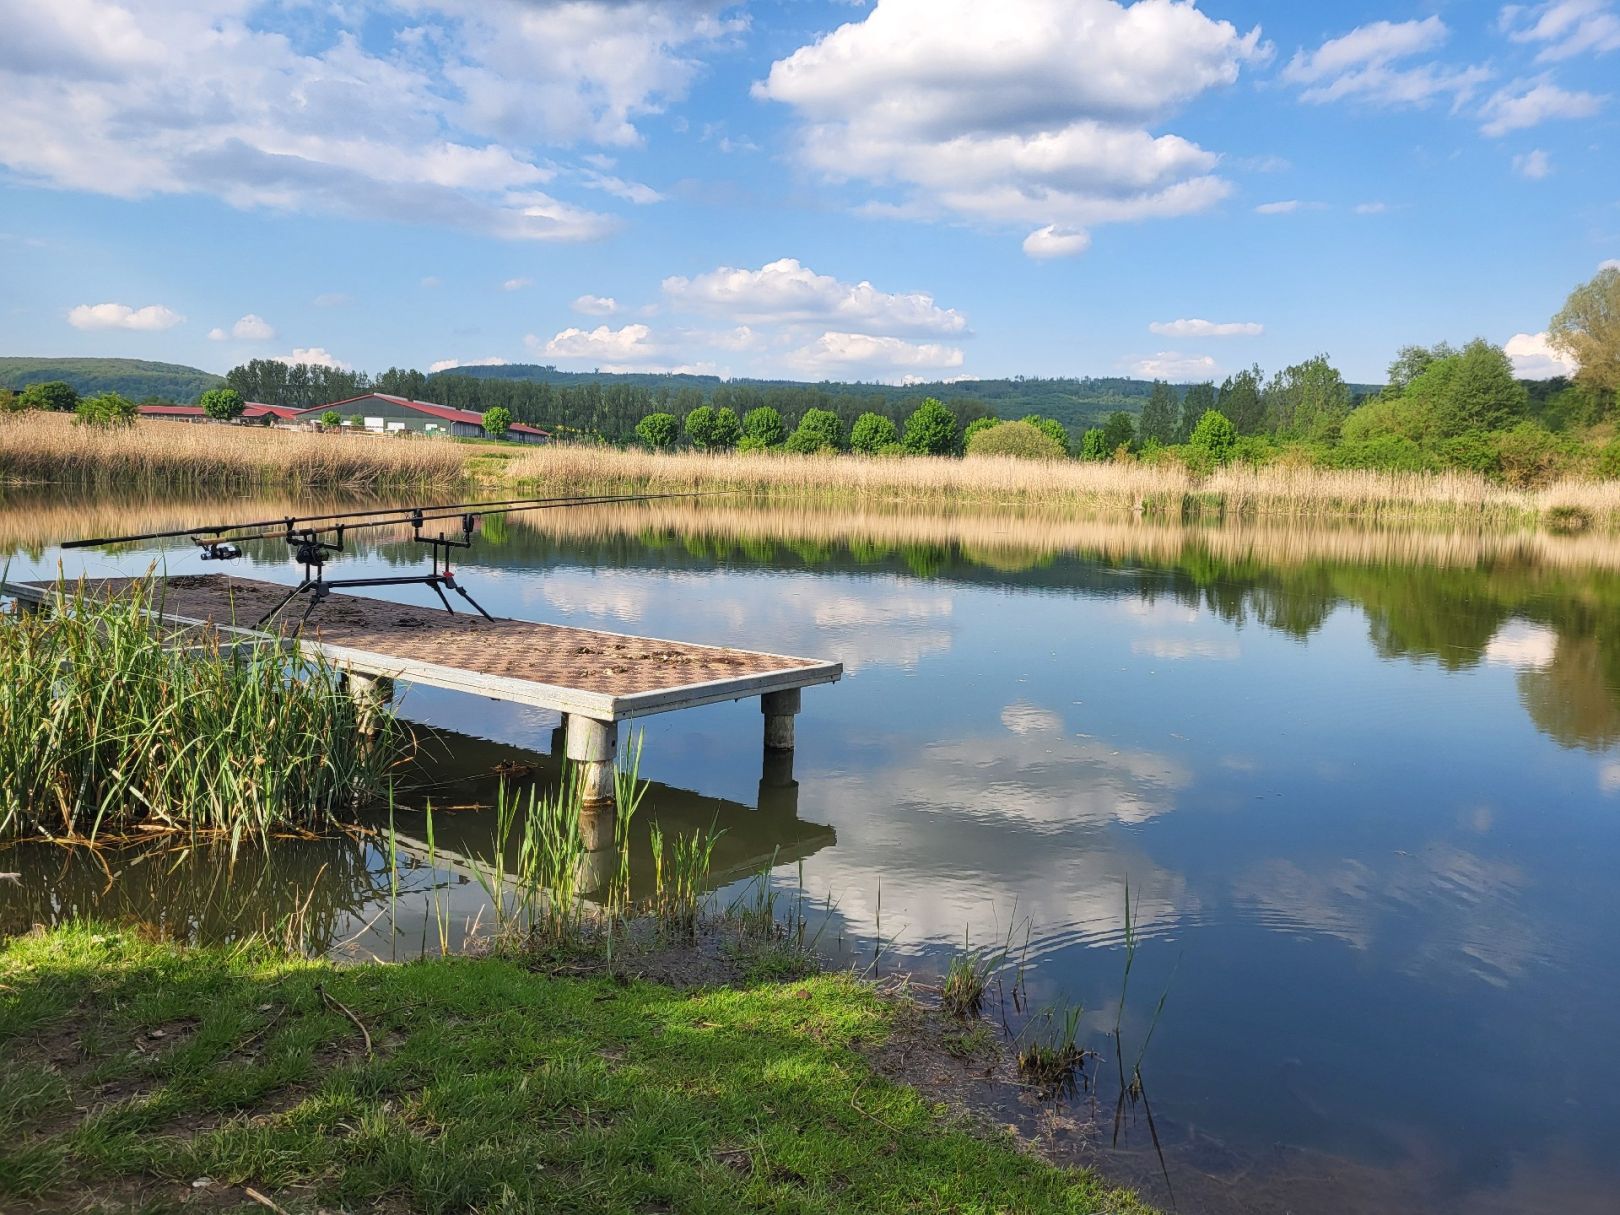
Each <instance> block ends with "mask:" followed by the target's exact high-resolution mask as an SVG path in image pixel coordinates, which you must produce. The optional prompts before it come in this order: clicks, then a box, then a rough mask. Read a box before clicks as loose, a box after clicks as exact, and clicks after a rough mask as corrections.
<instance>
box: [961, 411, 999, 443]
mask: <svg viewBox="0 0 1620 1215" xmlns="http://www.w3.org/2000/svg"><path fill="white" fill-rule="evenodd" d="M1000 425H1001V419H1000V418H974V419H973V421H971V422H969V423H968V424H967V425H966V426H964V427H963V428H962V450H963V451H966V450H967V447H968V444H970V443H972V442H973V436H974V435H976V434H978V433H980V432H981V431H985V430H989V429H990V428H991V427H992V426H1000Z"/></svg>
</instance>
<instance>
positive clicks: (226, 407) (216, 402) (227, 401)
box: [197, 388, 247, 422]
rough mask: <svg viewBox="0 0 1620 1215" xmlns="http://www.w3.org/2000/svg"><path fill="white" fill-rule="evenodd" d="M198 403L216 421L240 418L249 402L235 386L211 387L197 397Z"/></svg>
mask: <svg viewBox="0 0 1620 1215" xmlns="http://www.w3.org/2000/svg"><path fill="white" fill-rule="evenodd" d="M197 404H199V405H201V406H202V411H203V412H204V413H205V414H207V415H208V416H209V417H211V418H213V419H214V421H216V422H229V421H230V420H231V419H232V418H239V417H241V416H242V411H243V410H244V409H246V408H247V402H246V401H244V400H243V399H242V394H241V393H239V392H237V391H236V389H234V388H210V389H209V390H208V391H207V392H205V393H203V394H202V396H200V397H198V398H197Z"/></svg>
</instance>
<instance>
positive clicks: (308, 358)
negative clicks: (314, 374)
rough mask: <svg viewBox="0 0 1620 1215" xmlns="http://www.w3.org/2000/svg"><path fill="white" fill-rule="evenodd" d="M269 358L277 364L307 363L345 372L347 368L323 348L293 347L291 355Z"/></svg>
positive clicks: (345, 364)
mask: <svg viewBox="0 0 1620 1215" xmlns="http://www.w3.org/2000/svg"><path fill="white" fill-rule="evenodd" d="M270 357H271V358H273V359H274V360H275V361H276V362H278V363H287V364H296V363H307V364H309V365H310V366H311V367H331V368H334V369H336V370H339V371H347V370H348V368H349V365H348V364H347V363H344V362H342V361H340V360H338V359H336V358H334V357H333V356H332V355H331V353H330V352H329V351H328V350H327V349H326V348H325V347H324V346H295V347H293V352H292V353H291V354H276V355H271V356H270Z"/></svg>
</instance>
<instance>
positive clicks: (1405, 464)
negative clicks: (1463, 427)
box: [1321, 434, 1435, 472]
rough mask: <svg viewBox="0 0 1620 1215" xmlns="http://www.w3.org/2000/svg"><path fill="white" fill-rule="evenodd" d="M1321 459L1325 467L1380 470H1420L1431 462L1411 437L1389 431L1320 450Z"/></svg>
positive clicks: (1430, 464)
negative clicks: (1373, 437) (1392, 433)
mask: <svg viewBox="0 0 1620 1215" xmlns="http://www.w3.org/2000/svg"><path fill="white" fill-rule="evenodd" d="M1321 462H1322V463H1323V464H1324V465H1325V466H1327V467H1328V468H1370V469H1379V470H1382V471H1384V472H1424V471H1426V470H1428V469H1432V468H1433V467H1434V464H1435V462H1434V459H1433V458H1432V457H1431V456H1430V455H1429V454H1428V453H1427V452H1425V451H1424V450H1423V449H1422V448H1421V447H1419V446H1418V445H1417V444H1416V443H1414V442H1412V440H1411V439H1408V438H1405V437H1403V436H1401V435H1389V434H1386V435H1379V436H1378V437H1377V438H1376V439H1362V440H1358V441H1355V442H1346V443H1341V444H1339V446H1337V447H1333V448H1329V449H1328V450H1327V451H1325V452H1323V458H1322V461H1321Z"/></svg>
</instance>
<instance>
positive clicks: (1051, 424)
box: [1023, 413, 1069, 455]
mask: <svg viewBox="0 0 1620 1215" xmlns="http://www.w3.org/2000/svg"><path fill="white" fill-rule="evenodd" d="M1023 420H1024V421H1026V422H1028V423H1029V424H1030V425H1031V426H1033V427H1035V428H1036V429H1037V430H1039V431H1041V432H1042V433H1044V434H1045V435H1047V437H1049V438H1050V439H1051V440H1052V442H1054V443H1056V444H1057V445H1058V446H1059V447H1061V448H1062V449H1063V454H1064V455H1068V454H1069V428H1068V427H1067V426H1065V425H1064V424H1063V423H1062V422H1059V421H1058V420H1057V419H1056V418H1043V417H1041V416H1040V415H1039V414H1034V413H1032V414H1030V415H1029V416H1028V417H1026V418H1024V419H1023Z"/></svg>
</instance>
